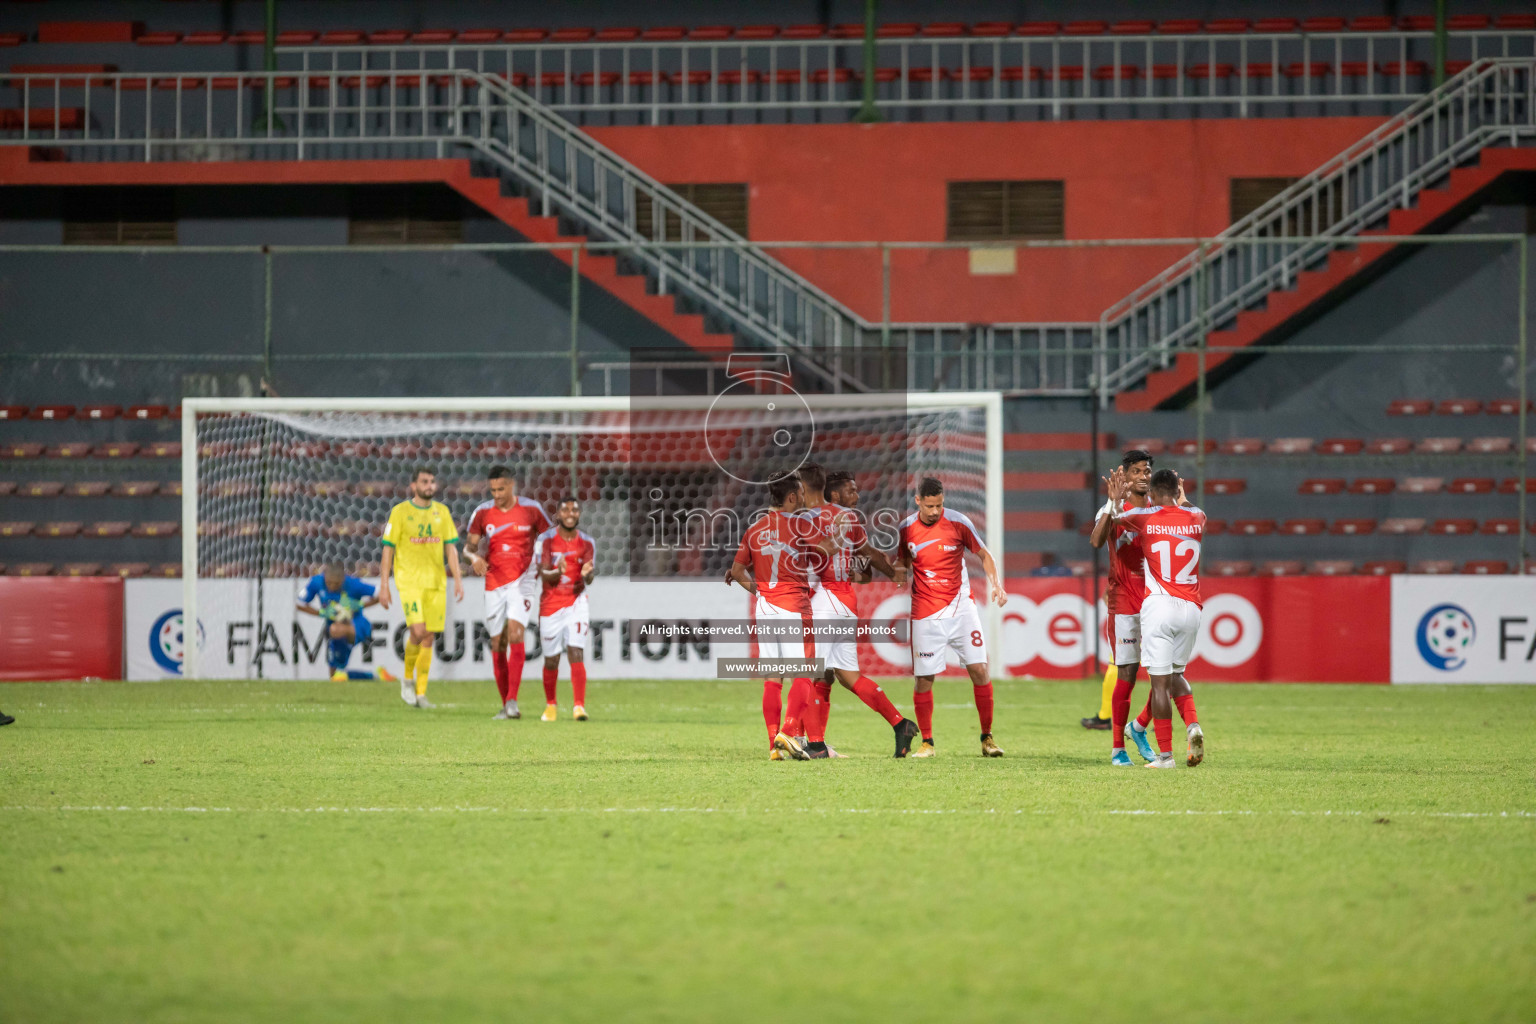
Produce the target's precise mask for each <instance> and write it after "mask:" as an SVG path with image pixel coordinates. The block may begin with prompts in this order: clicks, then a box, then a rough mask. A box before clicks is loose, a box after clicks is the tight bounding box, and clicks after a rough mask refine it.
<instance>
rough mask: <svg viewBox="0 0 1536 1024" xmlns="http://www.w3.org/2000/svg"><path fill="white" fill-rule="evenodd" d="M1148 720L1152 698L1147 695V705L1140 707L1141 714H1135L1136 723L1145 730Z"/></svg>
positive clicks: (1150, 719) (1150, 713) (1149, 719)
mask: <svg viewBox="0 0 1536 1024" xmlns="http://www.w3.org/2000/svg"><path fill="white" fill-rule="evenodd" d="M1150 721H1152V698H1151V697H1148V698H1147V706H1146V707H1144V708H1142V709H1141V714H1139V715H1137V716H1136V724H1137V725H1139V726H1141V728H1142V729H1143V730H1145V729H1146V728H1147V723H1148V722H1150Z"/></svg>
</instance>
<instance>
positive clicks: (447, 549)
mask: <svg viewBox="0 0 1536 1024" xmlns="http://www.w3.org/2000/svg"><path fill="white" fill-rule="evenodd" d="M410 487H411V496H410V498H409V499H408V500H406V501H402V502H400V503H399V504H398V505H396V506H395V507H394V508H392V509H390V510H389V521H388V522H386V523H385V524H384V538H383V540H384V554H383V558H382V560H381V562H380V566H379V607H380V608H383V609H384V610H385V611H388V610H389V605H390V594H389V580H390V576H391V570H393V576H394V581H395V587H396V589H398V590H399V591H400V610H401V611H403V612H404V613H405V624H406V626H407V627H408V628H409V629H410V633H409V635H408V636H407V637H406V641H405V675H404V677H403V678H402V679H401V680H400V699H401V700H403V701H405V702H406V703H407V704H409V705H410V706H411V707H414V708H431V707H433V706H434V705H433V704H432V703H431V702H430V701H428V700H427V680H428V673H430V672H431V670H432V648H433V645H435V644H436V643H437V637H438V634H440V633H441V632H442V631H443V626H444V624H445V623H446V622H447V617H448V580H447V576H446V575H445V574H444V572H443V556H444V554H445V553H446V554H447V557H448V568H449V570H450V571H451V572H452V573H453V599H454V600H455V601H462V600H464V579H463V576H462V575H461V573H460V571H459V548H458V539H459V531H458V528H457V527H456V526H454V525H453V515H452V514H451V513H450V512H449V511H448V506H447V505H444V504H443V503H442V502H440V501H433V500H432V498H433V496H434V495H436V494H437V475H436V474H435V473H434V472H433V471H432V470H430V469H428V468H426V467H425V466H423V467H422V468H420V469H417V470H416V472H415V473H413V474H412V475H411V484H410Z"/></svg>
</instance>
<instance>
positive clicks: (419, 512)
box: [384, 501, 459, 593]
mask: <svg viewBox="0 0 1536 1024" xmlns="http://www.w3.org/2000/svg"><path fill="white" fill-rule="evenodd" d="M458 539H459V531H458V529H457V528H456V527H455V526H454V525H453V515H452V514H451V513H450V512H449V511H448V506H447V505H444V504H443V503H442V502H440V501H434V502H432V503H431V504H429V505H428V506H427V507H426V508H422V507H421V506H420V505H418V504H416V503H415V502H413V501H402V502H401V503H400V504H398V505H396V506H395V507H394V508H392V509H390V510H389V522H388V523H387V524H385V526H384V543H385V544H388V545H389V546H390V547H392V548H394V549H395V586H396V587H397V588H398V589H399V590H400V591H401V592H402V593H403V592H404V591H406V590H435V589H440V588H442V587H444V586H446V585H447V580H448V575H447V573H446V572H445V571H444V569H443V545H444V544H452V543H453V542H455V541H457V540H458Z"/></svg>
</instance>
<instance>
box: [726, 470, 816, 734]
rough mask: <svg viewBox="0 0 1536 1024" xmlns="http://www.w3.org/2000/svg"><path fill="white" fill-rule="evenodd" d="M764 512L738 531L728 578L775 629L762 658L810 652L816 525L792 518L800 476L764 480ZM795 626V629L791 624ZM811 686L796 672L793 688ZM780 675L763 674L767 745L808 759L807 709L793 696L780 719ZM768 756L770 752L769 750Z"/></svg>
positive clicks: (762, 644)
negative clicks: (803, 719) (804, 739)
mask: <svg viewBox="0 0 1536 1024" xmlns="http://www.w3.org/2000/svg"><path fill="white" fill-rule="evenodd" d="M768 503H769V510H768V514H767V515H765V516H762V517H761V518H759V519H758V520H757V521H756V522H754V523H753V524H752V525H751V526H749V527H747V529H746V532H745V533H744V534H742V538H741V546H740V548H738V549H737V551H736V558H735V560H734V561H733V562H732V563H731V575H730V579H731V581H734V582H736V583H739V584H741V587H742V589H744V590H746V591H747V592H748V593H749V594H752V595H753V599H752V617H753V620H754V621H755V622H756V623H758V624H759V625H765V626H769V627H773V628H775V629H776V630H778V631H779V632H776V633H775V634H774V635H772V636H760V637H759V638H758V641H757V646H758V657H760V658H770V659H771V658H814V657H815V656H816V639H815V637H813V636H810V635H809V633H808V627H809V626H810V618H811V586H810V578H809V576H808V574H807V562H808V561H809V556H808V553H807V552H808V549H809V548H813V547H814V546H815V544H816V537H815V531H814V529H811V528H808V523H807V521H801V522H798V523H797V522H795V514H796V513H797V512H799V511H800V505H801V490H800V478H799V477H798V476H796V475H795V474H793V473H791V474H789V475H788V476H783V477H780V478H779V479H777V480H774V481H772V482H770V483H769V484H768ZM797 625H798V626H799V627H800V628H799V630H795V629H793V628H792V627H794V626H797ZM793 687H804V688H805V689H806V690H809V687H810V679H808V678H796V679H795V680H794V683H793V685H792V688H791V693H793V692H794V689H793ZM783 688H784V683H783V676H782V675H781V674H773V675H769V674H767V673H765V674H764V679H763V721H764V722H765V723H766V724H767V726H768V746H769V750H770V751H771V752H773V753H776V754H777V755H778V756H780V757H782V756H783V755H788V756H789V757H791V758H794V759H795V760H797V761H808V760H810V759H811V753H810V751H809V750H808V749H806V745H805V744H803V743H801V742H800V741H799V739H797V738H796V734H797V733H798V732H799V731H800V723H799V717H798V716H801V715H804V714H806V711H805V709H804V708H803V707H802V706H801V705H800V703H799V702H797V701H791V702H790V705H789V707H788V708H787V709H785V710H786V712H787V714H786V715H785V718H784V720H783V722H782V723H781V722H780V720H779V714H780V697H781V695H782V694H783ZM770 756H773V754H772V753H771V754H770Z"/></svg>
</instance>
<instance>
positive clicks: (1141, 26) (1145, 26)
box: [1109, 21, 1157, 36]
mask: <svg viewBox="0 0 1536 1024" xmlns="http://www.w3.org/2000/svg"><path fill="white" fill-rule="evenodd" d="M1156 27H1157V23H1156V22H1153V21H1117V22H1115V23H1114V24H1112V25H1110V26H1109V34H1110V35H1113V36H1149V35H1151V34H1152V30H1153V29H1155V28H1156Z"/></svg>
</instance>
